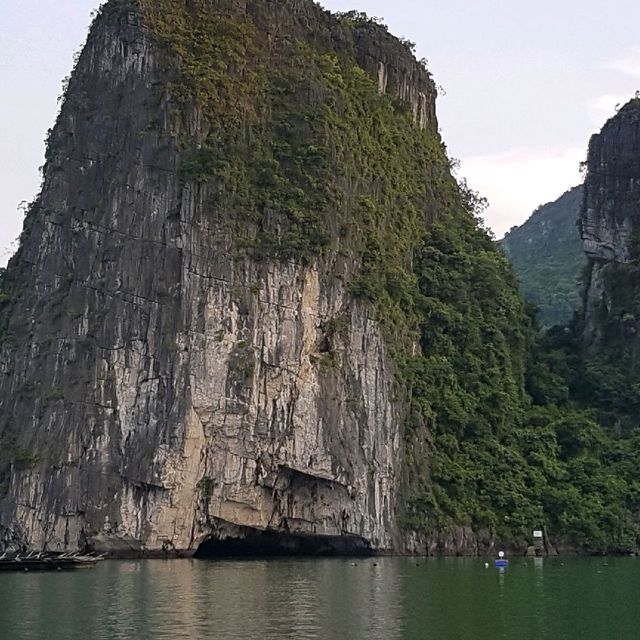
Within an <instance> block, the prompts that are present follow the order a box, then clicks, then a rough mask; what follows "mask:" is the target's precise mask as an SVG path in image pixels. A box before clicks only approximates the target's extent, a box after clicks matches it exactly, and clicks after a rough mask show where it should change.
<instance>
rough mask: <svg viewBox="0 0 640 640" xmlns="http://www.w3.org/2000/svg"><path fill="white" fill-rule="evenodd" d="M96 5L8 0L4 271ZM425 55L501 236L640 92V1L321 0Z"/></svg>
mask: <svg viewBox="0 0 640 640" xmlns="http://www.w3.org/2000/svg"><path fill="white" fill-rule="evenodd" d="M99 4H100V2H99V0H0V87H2V90H3V96H2V100H0V122H1V123H2V125H1V126H0V221H1V225H0V266H3V265H4V264H5V263H6V261H7V259H8V257H9V255H10V254H11V252H12V251H13V249H14V248H15V239H16V237H17V236H18V234H19V232H20V228H21V224H22V217H23V214H22V212H21V211H20V210H19V208H18V205H19V203H20V202H22V201H29V200H31V199H32V198H33V197H34V195H35V194H36V192H37V191H38V188H39V183H40V177H39V173H38V167H39V166H40V165H42V163H43V158H44V144H43V140H44V138H45V135H46V132H47V129H48V128H49V127H51V126H52V125H53V123H54V121H55V116H56V113H57V109H58V105H57V97H58V95H59V93H60V88H61V82H62V79H63V78H64V77H65V76H66V75H67V74H68V73H69V72H70V70H71V67H72V60H73V54H74V52H75V51H77V50H78V49H79V48H80V47H81V45H82V44H83V42H84V39H85V37H86V33H87V27H88V25H89V22H90V14H91V12H92V10H94V9H95V8H96V7H97V6H98V5H99ZM322 4H323V5H324V6H325V7H326V8H327V9H331V10H333V11H345V10H348V9H353V8H357V9H359V10H362V11H366V12H367V13H369V14H370V15H374V16H380V17H382V18H384V20H385V22H386V23H387V24H388V25H389V27H390V28H391V30H392V31H393V33H395V34H396V35H400V36H404V37H407V38H409V39H410V40H412V41H414V42H416V43H417V45H418V57H422V56H424V57H426V58H427V59H428V61H429V67H430V70H431V72H432V73H433V75H434V77H435V80H436V83H437V84H438V85H441V86H442V87H443V88H444V90H445V91H446V94H444V93H443V95H442V96H441V97H440V98H439V102H438V117H439V121H440V127H441V131H442V135H443V137H444V140H445V142H446V144H447V146H448V148H449V152H450V154H451V155H452V156H453V157H455V158H458V159H460V160H461V168H460V171H459V172H458V173H459V175H460V176H461V177H462V176H464V177H466V178H467V179H468V181H469V183H470V185H471V186H472V187H474V188H475V189H477V190H479V191H480V192H481V193H482V194H483V195H484V196H486V197H487V198H488V199H489V202H490V208H489V210H488V211H487V213H486V215H485V219H486V222H487V223H488V224H489V226H490V227H491V228H492V229H493V230H494V232H495V234H496V235H497V236H501V235H503V233H504V232H505V231H507V230H508V229H509V228H510V227H511V226H512V225H515V224H520V223H521V222H523V221H524V220H525V219H526V218H527V217H528V216H529V214H530V213H531V211H532V210H533V209H534V208H535V207H536V206H537V205H539V204H542V203H544V202H548V201H550V200H554V199H556V198H557V197H558V196H559V195H561V194H562V193H563V192H564V191H565V190H566V189H568V188H570V187H572V186H574V185H575V184H578V183H579V181H580V176H579V172H578V167H579V163H580V161H581V160H583V159H584V158H585V155H586V148H587V143H588V140H589V136H590V135H591V134H592V133H594V132H595V131H596V130H598V129H599V128H600V127H601V125H602V124H603V123H604V121H605V120H606V118H607V117H609V116H611V115H613V113H614V108H615V105H616V104H618V103H624V102H625V101H626V100H628V99H629V98H630V97H632V96H633V94H634V93H635V91H636V90H638V89H640V37H639V36H638V33H639V31H638V25H640V2H638V0H609V1H608V2H606V3H605V2H596V1H595V0H553V1H552V0H537V2H531V0H427V1H424V0H394V1H393V2H387V1H383V0H323V1H322Z"/></svg>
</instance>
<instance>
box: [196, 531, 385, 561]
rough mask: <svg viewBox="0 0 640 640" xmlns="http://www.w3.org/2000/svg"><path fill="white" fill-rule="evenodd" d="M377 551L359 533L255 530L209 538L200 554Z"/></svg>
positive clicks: (260, 555) (352, 553)
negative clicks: (346, 534) (224, 537)
mask: <svg viewBox="0 0 640 640" xmlns="http://www.w3.org/2000/svg"><path fill="white" fill-rule="evenodd" d="M371 555H373V551H372V550H371V546H370V545H369V543H368V542H367V541H366V540H365V539H364V538H359V537H358V536H318V535H309V534H299V533H279V532H276V531H255V532H254V533H250V534H247V535H246V536H245V537H242V538H227V539H225V540H218V539H214V538H209V539H207V540H205V541H204V542H203V543H202V544H201V545H200V546H199V547H198V550H197V551H196V553H195V556H194V557H196V558H265V557H287V556H289V557H291V556H302V557H332V556H334V557H335V556H342V557H350V556H371Z"/></svg>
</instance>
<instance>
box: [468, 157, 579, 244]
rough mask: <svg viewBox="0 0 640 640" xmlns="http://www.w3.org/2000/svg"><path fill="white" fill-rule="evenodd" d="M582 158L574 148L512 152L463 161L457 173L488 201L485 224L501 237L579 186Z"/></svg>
mask: <svg viewBox="0 0 640 640" xmlns="http://www.w3.org/2000/svg"><path fill="white" fill-rule="evenodd" d="M584 155H585V150H584V149H583V148H577V147H575V148H574V147H569V148H567V147H548V148H534V149H531V148H526V149H512V150H509V151H505V152H502V153H497V154H491V155H482V156H472V157H468V158H465V159H463V160H462V162H461V167H460V171H459V172H458V173H459V175H460V176H464V177H466V178H467V181H468V182H469V185H470V186H471V188H473V189H476V190H478V191H479V192H480V194H481V195H483V196H484V197H485V198H487V199H488V200H489V208H488V210H487V211H486V212H485V215H484V218H485V222H486V224H487V225H488V226H489V227H490V228H491V229H492V230H493V232H494V233H495V235H496V237H498V238H501V237H502V236H503V235H504V234H505V233H506V232H507V231H508V230H509V229H510V228H511V227H512V226H514V225H519V224H522V223H523V222H524V221H525V220H526V219H527V218H528V217H529V216H530V215H531V213H532V212H533V211H534V210H535V209H536V207H538V206H539V205H541V204H545V203H547V202H552V201H554V200H556V199H558V198H559V197H560V196H561V195H562V194H563V193H564V192H565V191H567V189H570V188H571V187H574V186H576V185H578V184H580V183H581V182H582V178H581V176H580V162H581V161H582V160H584Z"/></svg>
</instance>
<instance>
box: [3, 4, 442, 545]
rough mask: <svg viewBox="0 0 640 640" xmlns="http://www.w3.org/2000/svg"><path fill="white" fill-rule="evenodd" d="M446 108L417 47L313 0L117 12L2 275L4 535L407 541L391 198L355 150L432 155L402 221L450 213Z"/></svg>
mask: <svg viewBox="0 0 640 640" xmlns="http://www.w3.org/2000/svg"><path fill="white" fill-rule="evenodd" d="M194 52H195V53H194ZM278 64H279V65H281V66H280V68H279V69H280V71H278V69H276V65H278ZM287 64H289V65H290V66H289V67H287ZM364 95H366V96H367V100H368V101H369V103H370V104H375V108H374V109H373V110H372V111H371V112H370V113H367V110H366V109H364V108H361V109H360V112H357V111H356V110H357V108H358V103H357V102H353V100H352V99H353V96H356V98H357V97H358V96H364ZM434 103H435V90H434V85H433V83H432V81H431V79H430V77H429V75H428V73H427V72H426V71H425V70H424V69H423V68H422V67H421V66H420V65H419V64H418V63H417V62H416V61H415V60H414V58H413V57H412V56H411V55H410V53H409V52H408V51H407V50H406V47H405V46H404V45H403V44H402V43H401V42H400V41H398V40H396V39H395V38H393V37H391V36H390V35H389V34H388V33H386V32H385V31H384V30H383V29H381V28H379V27H376V26H375V25H367V24H361V22H357V21H351V22H350V21H346V22H345V21H343V22H342V23H340V22H339V21H338V20H337V19H335V18H334V17H333V16H331V15H330V14H328V13H327V12H324V11H322V10H321V9H320V8H319V7H318V6H317V5H315V4H313V3H312V2H308V1H306V0H287V1H284V2H268V1H266V0H253V1H251V0H249V1H242V0H239V1H236V0H234V1H231V0H229V1H228V2H225V1H223V0H216V1H213V0H208V1H207V2H204V1H195V2H186V1H183V0H175V1H172V2H166V1H158V2H146V1H145V2H144V3H143V2H140V3H137V2H133V1H131V2H129V1H121V0H120V1H118V0H112V2H109V3H108V4H107V5H106V6H105V7H104V9H103V10H102V13H101V15H100V16H99V17H98V19H97V20H96V22H95V24H94V25H93V27H92V29H91V32H90V35H89V38H88V42H87V45H86V48H85V50H84V52H83V53H82V55H81V57H80V60H79V63H78V65H77V68H76V70H75V72H74V74H73V76H72V79H71V82H70V85H69V89H68V93H67V96H66V100H65V102H64V105H63V108H62V112H61V114H60V117H59V120H58V122H57V124H56V126H55V128H54V129H53V131H52V133H51V135H50V138H49V140H48V150H47V162H46V165H45V171H44V183H43V189H42V192H41V194H40V196H39V198H38V199H37V200H36V202H35V203H34V204H33V205H32V207H31V208H30V210H29V212H28V215H27V218H26V221H25V228H24V232H23V235H22V238H21V246H20V249H19V251H18V253H17V255H16V256H14V258H13V259H12V260H11V263H10V265H9V268H8V270H7V273H6V274H5V275H4V277H3V280H2V283H1V288H2V292H3V294H2V309H1V312H0V313H1V316H0V332H1V333H0V340H1V347H0V403H1V405H0V406H1V413H0V443H1V449H0V545H1V544H4V545H28V546H30V547H33V548H43V547H46V548H49V549H61V548H76V547H79V546H83V545H89V546H91V547H93V548H96V549H101V550H112V551H114V550H115V551H118V550H119V551H129V550H136V549H143V548H144V549H147V550H160V549H175V550H181V551H193V550H195V549H196V548H197V547H198V545H199V544H200V543H201V542H202V541H204V540H205V539H208V538H214V539H223V538H226V537H243V536H248V535H251V534H252V532H255V531H263V530H273V531H275V532H283V533H284V532H286V533H289V534H296V533H300V534H310V535H316V536H341V537H343V538H344V537H347V538H348V539H353V540H354V541H357V542H358V544H361V545H364V546H370V547H371V548H374V549H391V548H394V547H396V546H397V545H398V526H397V517H398V512H399V504H398V492H399V488H400V486H401V485H402V480H403V472H402V461H403V460H402V458H403V453H402V451H403V447H402V438H403V433H402V424H403V415H404V411H405V409H404V406H403V403H402V401H401V400H402V399H401V398H398V396H397V394H396V392H395V391H394V376H395V368H394V366H393V362H392V359H391V357H390V353H389V347H388V346H387V343H386V342H385V339H384V334H383V330H382V329H381V325H380V323H379V322H378V321H377V316H376V310H375V308H374V307H373V306H372V305H371V304H370V303H368V302H367V297H366V295H360V296H357V295H355V294H354V285H353V282H354V278H356V276H357V275H358V274H359V273H361V271H362V269H363V264H365V262H366V249H367V248H369V249H371V246H369V245H367V246H365V244H366V243H370V241H371V236H370V235H367V234H370V231H369V229H371V228H373V227H375V228H376V231H377V232H379V233H380V234H384V233H388V231H387V230H385V228H384V225H382V224H381V223H379V222H376V206H377V203H378V202H382V201H384V202H385V203H386V205H387V206H388V205H389V203H390V202H392V203H393V202H395V203H396V204H397V197H398V196H397V194H396V192H394V191H392V189H391V186H389V185H390V183H389V182H388V181H386V180H387V179H386V178H385V177H384V175H385V174H384V172H383V171H381V170H380V168H379V167H378V166H375V165H373V164H369V165H368V166H367V167H366V171H365V168H363V167H364V165H365V164H366V163H365V161H363V160H361V159H359V158H358V157H357V152H356V151H353V150H352V149H351V148H349V142H350V141H352V140H353V136H356V137H357V138H358V141H359V142H360V143H362V144H363V145H366V144H378V145H380V144H382V145H385V144H386V145H387V147H388V153H384V154H381V157H382V158H383V160H384V162H388V163H390V164H389V171H390V172H392V169H393V165H392V163H393V162H394V160H396V159H397V158H396V157H395V156H394V154H397V153H399V151H397V150H398V149H405V150H406V154H407V156H409V157H415V164H414V165H412V164H411V162H409V164H407V166H406V167H405V171H406V172H407V173H410V172H412V171H414V173H415V172H419V171H422V172H423V173H422V178H423V179H420V180H416V183H420V184H421V185H422V186H421V188H422V189H424V193H419V194H415V193H412V192H410V191H407V193H406V202H405V204H404V206H403V208H402V209H400V208H398V210H399V211H402V212H403V213H402V214H398V216H397V217H396V220H395V223H394V224H396V223H397V224H400V225H408V224H409V223H408V222H407V221H406V220H404V221H403V219H402V215H404V212H406V211H407V210H410V206H409V204H407V203H411V202H416V201H418V196H419V201H420V202H421V203H422V204H420V205H419V206H418V207H417V208H416V211H417V210H418V209H419V213H420V215H421V217H422V221H423V223H424V222H426V221H427V220H428V219H430V218H435V217H437V211H436V210H435V209H436V208H435V205H434V199H433V195H430V194H432V189H431V188H427V186H426V185H427V184H429V183H430V182H431V183H432V182H433V180H432V178H433V176H432V175H431V174H432V172H433V169H430V168H428V167H429V166H433V165H434V162H435V161H434V162H432V163H431V165H429V163H427V162H425V154H426V153H432V154H436V156H437V154H441V151H440V148H439V140H438V137H437V123H436V120H435V115H434V114H435V106H434ZM361 104H362V105H364V104H365V103H364V101H362V103H361ZM339 118H342V120H339ZM349 118H359V119H360V120H364V119H366V118H370V119H371V121H370V122H368V124H367V127H368V129H367V131H368V133H369V135H370V137H371V142H369V140H368V139H363V138H362V135H361V132H360V131H359V130H358V129H357V127H355V128H354V127H350V126H349V122H350V121H349ZM385 119H386V120H385ZM387 121H389V122H398V123H400V124H399V125H398V126H399V127H400V126H401V127H402V128H401V129H398V131H401V132H402V135H403V136H404V137H403V138H399V137H398V136H397V135H396V134H397V131H389V130H385V129H384V128H383V125H384V123H385V122H387ZM376 127H378V128H376ZM394 135H396V137H393V136H394ZM350 136H351V137H350ZM385 136H388V137H389V139H388V140H387V139H386V138H385ZM424 141H427V143H428V142H429V141H433V143H428V144H427V143H425V142H424ZM430 144H431V146H429V145H430ZM429 149H431V151H429ZM368 157H371V156H370V155H369V156H368ZM437 157H440V156H437ZM334 167H338V169H339V170H336V169H335V168H334ZM354 167H355V168H354ZM416 167H422V168H421V169H420V168H417V169H416ZM425 167H427V169H425ZM356 169H357V170H356ZM407 173H405V174H403V175H402V180H405V181H406V175H407ZM416 175H418V174H416ZM394 179H395V178H394ZM327 184H328V185H330V187H331V188H330V190H329V191H328V192H325V191H326V190H324V189H325V186H324V185H327ZM256 194H258V196H256ZM394 198H395V200H394ZM411 210H413V209H411ZM358 217H359V218H360V220H361V221H362V222H361V226H360V227H354V226H353V225H351V221H352V220H353V219H355V218H358ZM350 225H351V226H350ZM410 228H411V227H410V225H409V229H410ZM361 229H365V232H361V231H360V230H361ZM347 240H349V242H350V246H352V247H353V246H358V242H361V243H362V246H361V250H357V251H352V250H350V249H348V242H347ZM365 241H366V242H365ZM371 250H373V251H374V252H375V249H371ZM394 250H397V251H405V252H407V255H409V254H410V251H411V247H409V246H407V247H405V246H402V245H401V243H400V241H398V243H396V245H395V249H394ZM363 256H365V257H363Z"/></svg>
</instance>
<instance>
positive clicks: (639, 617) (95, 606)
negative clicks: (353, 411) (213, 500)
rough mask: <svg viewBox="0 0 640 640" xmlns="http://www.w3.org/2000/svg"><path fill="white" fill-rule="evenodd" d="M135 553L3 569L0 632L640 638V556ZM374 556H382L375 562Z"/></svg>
mask: <svg viewBox="0 0 640 640" xmlns="http://www.w3.org/2000/svg"><path fill="white" fill-rule="evenodd" d="M356 562H357V566H352V561H351V560H344V559H327V560H324V559H323V560H275V559H274V560H264V561H263V560H254V561H228V560H224V561H197V560H171V561H162V560H157V561H156V560H144V561H135V562H115V561H114V562H105V563H102V565H100V566H99V567H98V568H97V569H95V570H82V571H78V572H76V573H55V574H35V573H30V574H6V573H5V574H0V639H1V640H40V639H42V640H76V639H80V638H82V639H83V640H85V639H87V638H89V639H97V640H101V639H105V640H147V639H149V640H180V639H183V638H184V639H187V638H188V639H190V640H194V639H195V640H200V639H214V640H236V639H243V640H245V639H246V640H248V639H252V640H253V639H264V640H271V639H273V640H289V639H290V640H294V639H295V640H315V639H319V640H320V639H322V640H343V639H344V640H378V639H379V640H395V639H398V640H401V639H402V640H413V639H415V640H418V639H425V640H427V639H428V640H485V639H486V640H489V639H491V640H495V639H496V638H506V639H508V640H528V639H536V640H537V639H546V638H548V639H549V640H596V639H597V640H627V639H629V640H631V639H633V640H638V638H640V559H634V558H614V559H607V560H602V559H565V560H562V561H561V560H557V559H552V560H544V561H540V560H536V561H534V560H524V559H516V560H512V564H511V566H510V567H509V568H508V569H507V570H506V571H505V572H504V573H499V572H498V570H496V569H494V568H493V567H491V568H490V569H485V567H484V560H475V559H473V560H464V559H447V560H418V561H416V560H413V559H404V558H401V559H397V558H383V559H375V560H373V559H358V560H357V561H356ZM374 563H377V566H375V565H374Z"/></svg>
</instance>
